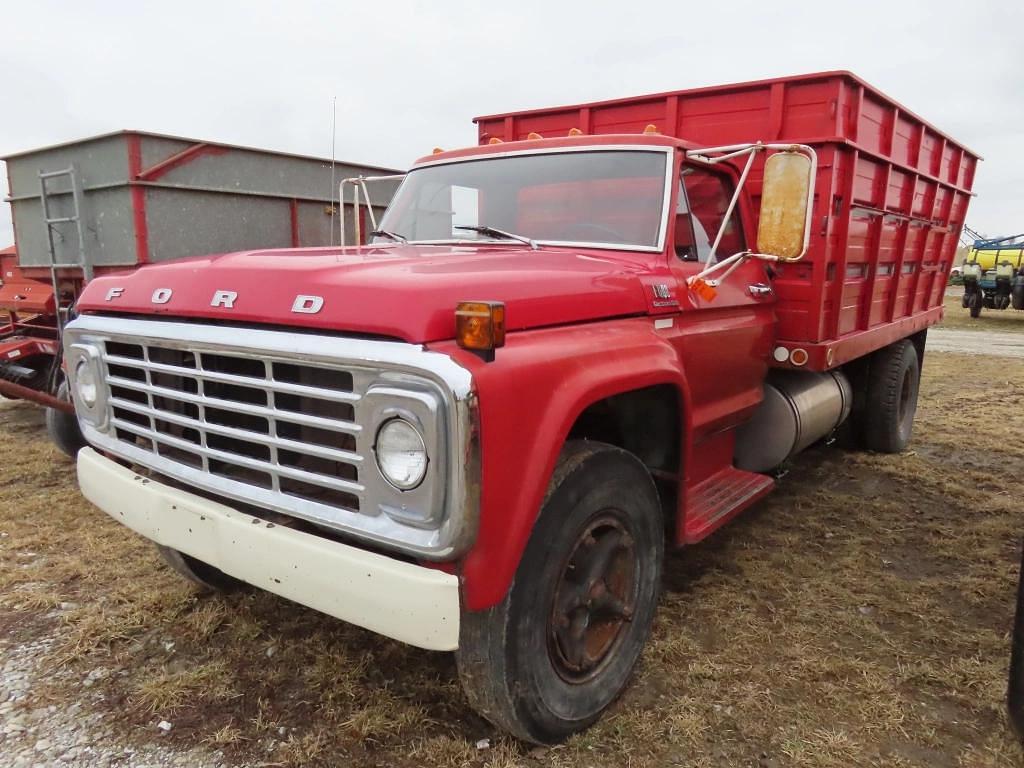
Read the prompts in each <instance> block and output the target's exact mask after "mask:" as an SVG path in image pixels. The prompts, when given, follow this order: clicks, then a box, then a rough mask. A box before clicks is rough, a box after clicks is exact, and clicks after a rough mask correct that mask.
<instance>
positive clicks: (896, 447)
mask: <svg viewBox="0 0 1024 768" xmlns="http://www.w3.org/2000/svg"><path fill="white" fill-rule="evenodd" d="M920 382H921V364H920V361H919V360H918V358H917V350H916V349H915V348H914V345H913V344H912V343H911V342H910V340H909V339H903V340H902V341H897V342H895V343H893V344H890V345H889V346H887V347H883V348H882V349H880V350H878V351H877V352H875V353H874V354H873V355H872V356H871V362H870V369H869V372H868V397H867V403H866V410H865V414H864V416H865V424H864V443H865V447H866V448H868V449H869V450H872V451H878V452H879V453H899V452H900V451H902V450H903V449H904V448H906V447H907V445H908V444H909V443H910V435H911V433H912V432H913V429H914V415H915V414H916V413H917V393H918V389H919V387H920Z"/></svg>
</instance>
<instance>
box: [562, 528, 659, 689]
mask: <svg viewBox="0 0 1024 768" xmlns="http://www.w3.org/2000/svg"><path fill="white" fill-rule="evenodd" d="M639 580H640V568H639V563H638V562H637V548H636V542H635V541H634V539H633V536H632V535H631V534H630V533H629V531H628V530H627V529H626V527H625V526H624V525H623V524H622V521H621V517H620V515H619V514H616V512H615V511H614V510H608V511H605V512H602V513H599V514H598V515H596V516H595V517H594V518H592V519H591V521H590V522H589V523H588V524H587V525H586V526H585V527H584V528H583V529H582V530H581V531H580V534H579V535H578V536H577V537H576V541H575V542H574V544H573V547H572V549H571V550H570V553H569V556H568V557H567V558H566V560H565V561H564V563H563V565H562V569H561V571H560V574H559V580H558V584H557V585H556V587H555V594H554V598H553V601H552V606H551V612H550V616H549V621H548V631H547V647H548V655H549V657H550V659H551V663H552V665H553V666H554V668H555V670H556V671H557V672H558V675H559V676H560V677H561V678H562V679H563V680H565V681H566V682H568V683H572V684H580V683H585V682H587V681H589V680H592V679H593V678H594V677H596V676H597V675H599V674H600V673H601V672H602V671H603V670H604V669H605V667H606V666H607V665H608V664H609V663H610V662H611V660H612V659H613V658H614V657H615V652H616V651H617V650H618V648H619V646H621V644H622V642H623V640H624V638H625V636H626V635H627V634H628V630H629V625H630V624H631V622H632V620H633V616H634V614H635V611H636V602H637V596H638V594H639Z"/></svg>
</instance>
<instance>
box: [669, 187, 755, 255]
mask: <svg viewBox="0 0 1024 768" xmlns="http://www.w3.org/2000/svg"><path fill="white" fill-rule="evenodd" d="M682 185H683V189H682V190H680V192H682V191H685V192H686V195H685V197H686V203H685V204H684V205H686V207H687V208H688V210H689V216H687V217H686V218H688V219H689V220H690V223H691V225H692V227H693V247H692V251H694V252H695V253H696V255H695V256H687V255H684V254H682V253H680V248H679V242H680V241H679V231H680V228H681V227H682V225H681V223H680V221H679V219H680V218H681V215H680V212H679V211H678V210H677V211H676V255H677V256H679V257H680V258H683V259H689V260H692V259H694V258H695V259H696V260H697V261H700V262H701V263H703V262H705V261H707V260H708V256H710V255H711V244H712V243H714V241H715V237H716V236H717V235H718V230H719V229H720V228H721V226H722V222H723V221H724V220H725V212H726V210H727V209H728V208H729V202H730V201H731V200H732V195H733V186H732V183H731V182H730V181H729V179H728V178H726V177H725V176H721V175H719V174H717V173H712V172H711V171H706V170H704V169H703V168H684V169H683V174H682ZM679 197H680V200H682V198H683V195H682V194H680V196H679ZM746 247H747V245H746V240H745V238H744V237H743V226H742V225H741V224H740V216H739V211H738V210H733V212H732V216H730V217H729V221H728V223H727V224H726V227H725V232H724V233H723V234H722V241H721V242H720V243H719V244H718V256H717V257H718V258H722V257H725V256H731V255H732V254H734V253H737V252H739V251H742V250H745V249H746Z"/></svg>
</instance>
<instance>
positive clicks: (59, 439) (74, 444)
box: [46, 382, 85, 459]
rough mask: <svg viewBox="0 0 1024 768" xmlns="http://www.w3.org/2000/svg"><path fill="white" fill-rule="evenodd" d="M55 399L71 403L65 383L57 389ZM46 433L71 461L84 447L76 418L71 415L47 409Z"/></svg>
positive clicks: (83, 440)
mask: <svg viewBox="0 0 1024 768" xmlns="http://www.w3.org/2000/svg"><path fill="white" fill-rule="evenodd" d="M57 398H58V399H60V400H66V401H67V402H71V396H70V395H69V394H68V385H67V382H64V383H62V384H61V385H60V387H58V388H57ZM46 433H47V434H48V435H49V436H50V440H51V441H52V442H53V444H54V445H56V446H57V448H59V449H60V451H61V453H63V454H64V455H65V456H70V457H71V458H72V459H73V458H75V457H77V456H78V452H79V450H81V449H82V448H84V447H85V437H83V436H82V429H81V427H79V426H78V417H77V416H75V414H73V413H64V411H58V410H57V409H55V408H47V409H46Z"/></svg>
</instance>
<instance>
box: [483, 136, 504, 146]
mask: <svg viewBox="0 0 1024 768" xmlns="http://www.w3.org/2000/svg"><path fill="white" fill-rule="evenodd" d="M487 143H488V144H504V143H505V142H504V141H502V140H501V139H499V138H498V137H497V136H491V138H490V139H488V140H487Z"/></svg>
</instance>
